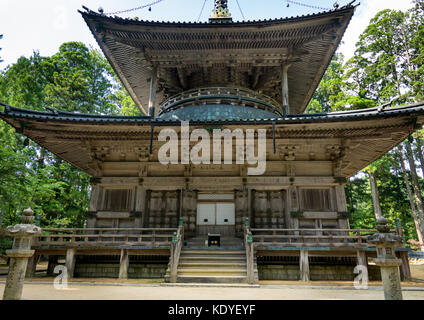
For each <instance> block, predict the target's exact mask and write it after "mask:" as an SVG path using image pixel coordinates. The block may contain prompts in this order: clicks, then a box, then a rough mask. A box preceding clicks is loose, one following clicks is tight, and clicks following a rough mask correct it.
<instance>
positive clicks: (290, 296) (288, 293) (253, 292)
mask: <svg viewBox="0 0 424 320" xmlns="http://www.w3.org/2000/svg"><path fill="white" fill-rule="evenodd" d="M411 271H412V277H413V278H419V279H424V264H423V263H418V264H411ZM53 280H54V278H50V277H41V278H34V279H31V280H30V281H27V282H26V283H25V286H24V292H23V299H27V300H383V299H384V296H383V291H382V289H381V283H380V282H370V283H369V289H368V290H355V289H354V288H352V286H353V284H352V282H317V281H314V282H308V283H302V282H298V281H261V282H260V287H259V288H231V287H191V286H176V287H174V286H161V284H160V283H161V282H162V280H160V279H157V280H147V279H136V280H125V281H122V280H116V279H73V280H72V282H71V281H70V282H69V286H68V288H67V289H55V288H54V286H53ZM4 284H5V276H2V277H0V293H2V292H3V290H4ZM402 288H403V289H404V292H403V296H404V299H405V300H424V280H423V281H414V282H403V283H402Z"/></svg>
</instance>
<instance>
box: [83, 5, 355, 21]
mask: <svg viewBox="0 0 424 320" xmlns="http://www.w3.org/2000/svg"><path fill="white" fill-rule="evenodd" d="M354 2H355V1H352V2H351V3H349V4H347V5H346V6H343V7H341V8H338V9H331V10H327V11H320V12H316V13H310V14H305V15H298V16H291V17H285V18H283V17H281V18H269V19H259V20H245V21H243V20H242V21H233V22H231V23H228V24H215V23H209V22H208V21H203V22H201V21H200V22H198V21H153V20H135V19H134V18H122V17H119V16H117V15H115V16H107V15H105V14H100V13H98V12H95V11H93V10H91V9H88V8H86V7H84V9H85V10H86V11H85V12H84V11H81V10H78V12H79V13H80V14H81V15H83V16H90V15H91V16H96V17H100V18H103V19H107V20H111V21H112V20H114V21H115V22H117V21H122V22H131V23H134V24H143V23H146V24H171V25H172V24H185V25H202V26H204V25H209V26H226V25H229V26H231V25H243V24H255V23H265V22H286V21H292V20H299V19H305V18H314V17H318V16H325V15H331V14H334V13H339V12H343V11H352V10H355V9H356V7H358V6H359V5H360V4H359V3H358V4H355V5H353V3H354Z"/></svg>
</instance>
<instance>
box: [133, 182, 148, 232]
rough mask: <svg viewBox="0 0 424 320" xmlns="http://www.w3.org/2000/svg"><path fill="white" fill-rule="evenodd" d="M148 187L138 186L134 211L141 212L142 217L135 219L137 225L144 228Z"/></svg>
mask: <svg viewBox="0 0 424 320" xmlns="http://www.w3.org/2000/svg"><path fill="white" fill-rule="evenodd" d="M145 209H146V189H145V188H144V187H142V186H137V188H136V199H135V208H134V211H136V212H139V213H141V216H140V217H137V218H136V219H135V227H136V228H143V226H144V224H145V220H146V210H145Z"/></svg>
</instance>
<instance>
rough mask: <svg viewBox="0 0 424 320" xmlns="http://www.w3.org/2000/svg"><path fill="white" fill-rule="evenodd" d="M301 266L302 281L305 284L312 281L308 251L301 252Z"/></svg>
mask: <svg viewBox="0 0 424 320" xmlns="http://www.w3.org/2000/svg"><path fill="white" fill-rule="evenodd" d="M299 265H300V281H305V282H308V281H310V274H309V254H308V251H306V250H300V259H299Z"/></svg>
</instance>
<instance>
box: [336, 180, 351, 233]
mask: <svg viewBox="0 0 424 320" xmlns="http://www.w3.org/2000/svg"><path fill="white" fill-rule="evenodd" d="M335 191H336V192H335V194H336V206H337V208H336V209H337V212H347V211H348V210H347V205H346V193H345V188H344V185H339V186H336V187H335ZM339 229H349V218H346V219H339Z"/></svg>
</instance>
